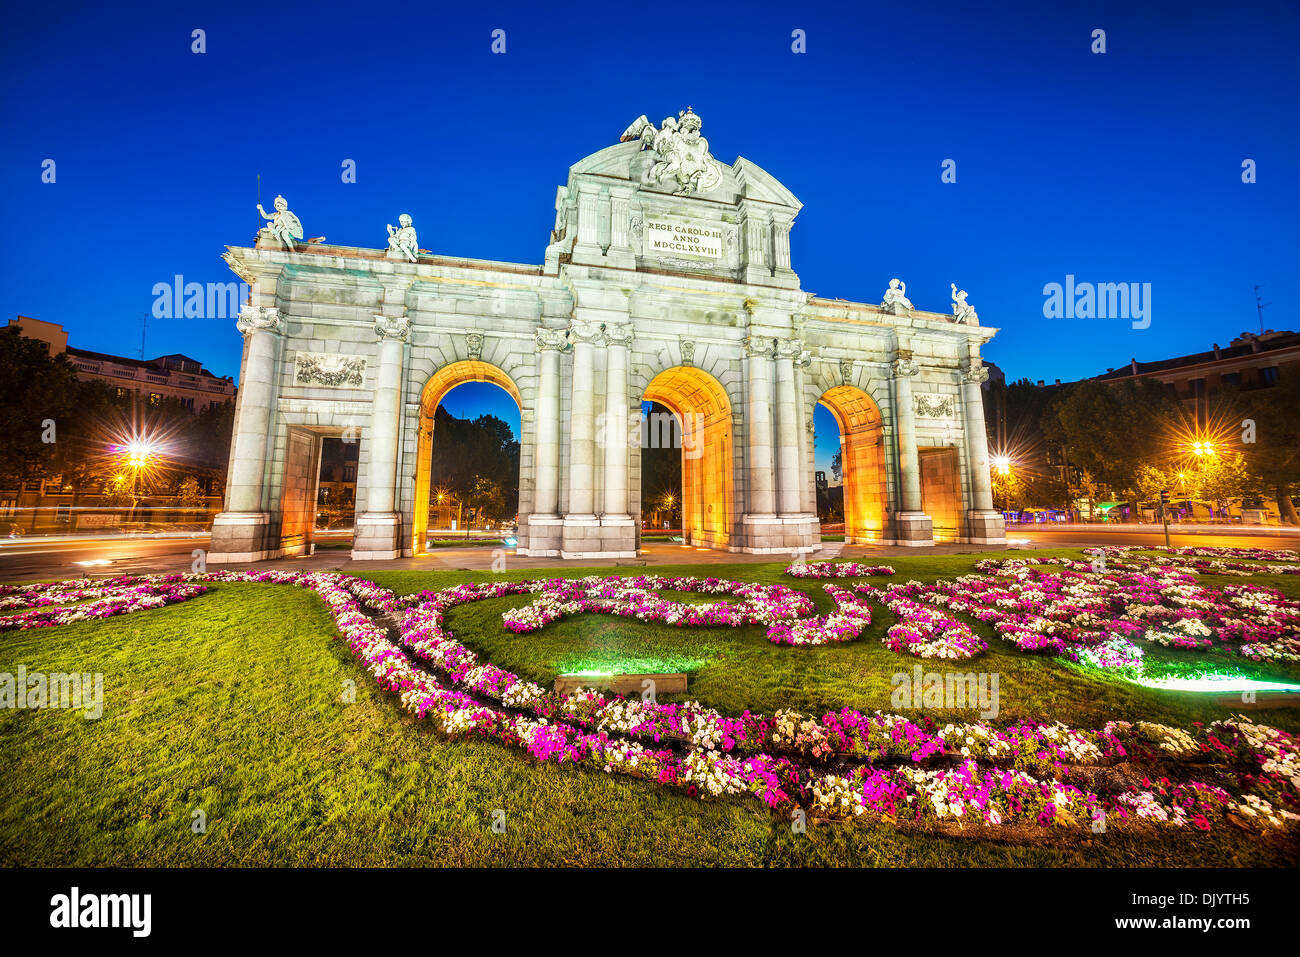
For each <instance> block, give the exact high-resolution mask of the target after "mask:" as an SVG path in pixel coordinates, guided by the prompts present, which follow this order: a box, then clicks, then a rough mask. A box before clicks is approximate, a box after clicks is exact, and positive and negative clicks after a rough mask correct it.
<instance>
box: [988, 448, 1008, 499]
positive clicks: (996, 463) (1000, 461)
mask: <svg viewBox="0 0 1300 957" xmlns="http://www.w3.org/2000/svg"><path fill="white" fill-rule="evenodd" d="M990 461H991V462H992V463H993V471H995V472H997V474H998V475H1000V476H1002V477H1003V478H1007V477H1008V476H1010V475H1011V457H1010V456H1007V455H995V456H993V458H992V459H991V460H990ZM1010 508H1011V489H1010V488H1009V487H1007V486H1006V485H1004V486H1003V489H1002V511H1003V512H1004V513H1005V512H1007V511H1008V510H1010Z"/></svg>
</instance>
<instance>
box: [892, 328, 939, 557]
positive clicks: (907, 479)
mask: <svg viewBox="0 0 1300 957" xmlns="http://www.w3.org/2000/svg"><path fill="white" fill-rule="evenodd" d="M893 372H894V422H895V425H896V426H897V428H898V479H899V481H898V487H899V491H900V496H899V497H900V498H901V500H902V501H901V504H902V509H901V511H899V512H898V515H897V519H896V523H895V524H896V526H897V527H896V529H895V538H897V540H898V542H899V544H901V545H933V544H934V528H933V523H932V522H931V521H930V516H928V515H926V514H925V513H924V512H923V511H922V510H921V460H920V456H919V454H918V452H917V448H916V423H915V421H914V419H913V416H914V415H915V413H916V410H915V408H914V406H913V404H912V378H913V377H914V376H916V375H917V374H918V373H919V372H920V369H919V368H918V367H917V364H916V361H915V360H914V359H913V358H912V350H910V349H899V350H898V353H897V358H896V359H895V360H894V364H893Z"/></svg>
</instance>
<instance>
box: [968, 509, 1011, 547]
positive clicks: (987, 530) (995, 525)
mask: <svg viewBox="0 0 1300 957" xmlns="http://www.w3.org/2000/svg"><path fill="white" fill-rule="evenodd" d="M966 541H968V542H970V543H972V544H974V545H1005V544H1006V543H1007V523H1006V520H1005V519H1004V518H1003V517H1002V513H1001V512H995V511H992V510H991V509H990V510H989V511H976V510H974V509H972V510H971V511H969V512H967V513H966Z"/></svg>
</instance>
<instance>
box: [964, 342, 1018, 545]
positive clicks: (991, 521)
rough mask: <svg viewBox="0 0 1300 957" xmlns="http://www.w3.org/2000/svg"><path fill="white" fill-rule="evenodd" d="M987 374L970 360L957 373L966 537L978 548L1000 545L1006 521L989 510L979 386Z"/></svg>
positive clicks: (990, 491) (990, 499) (989, 478)
mask: <svg viewBox="0 0 1300 957" xmlns="http://www.w3.org/2000/svg"><path fill="white" fill-rule="evenodd" d="M988 377H989V370H988V369H986V368H984V365H983V363H982V362H980V360H979V359H976V358H972V359H971V361H970V363H969V364H968V366H967V367H966V368H965V369H963V370H962V371H961V373H960V374H959V378H960V379H961V383H962V387H961V390H962V413H963V417H964V423H963V424H964V426H965V432H966V462H967V465H968V467H969V470H970V506H971V507H970V509H969V510H968V511H967V513H966V525H967V536H968V538H969V539H970V541H972V542H978V543H980V544H1004V543H1005V542H1006V540H1007V535H1006V520H1005V519H1004V518H1003V516H1002V514H1001V513H1000V512H997V511H995V510H994V508H993V480H992V476H991V475H990V473H989V439H988V428H987V426H986V425H985V422H984V390H983V388H982V386H983V384H984V383H985V382H986V381H988Z"/></svg>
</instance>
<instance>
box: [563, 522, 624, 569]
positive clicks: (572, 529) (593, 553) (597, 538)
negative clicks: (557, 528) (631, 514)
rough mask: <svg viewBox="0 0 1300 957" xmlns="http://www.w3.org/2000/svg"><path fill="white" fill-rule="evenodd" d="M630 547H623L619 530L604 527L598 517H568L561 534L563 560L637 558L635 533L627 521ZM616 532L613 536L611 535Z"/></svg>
mask: <svg viewBox="0 0 1300 957" xmlns="http://www.w3.org/2000/svg"><path fill="white" fill-rule="evenodd" d="M628 522H629V524H628V526H627V532H628V538H627V542H628V544H627V545H626V546H624V545H623V544H622V539H621V538H620V537H619V535H618V529H617V528H615V527H613V526H610V527H606V526H603V525H602V523H601V520H600V519H599V518H597V517H596V516H595V515H566V516H564V526H563V530H562V532H561V535H560V557H561V558H582V559H593V560H595V559H605V558H634V557H635V556H636V543H635V537H634V536H635V530H634V529H633V528H632V527H631V524H630V523H631V519H630V518H629V519H628ZM611 532H612V533H614V534H613V535H611V534H610V533H611Z"/></svg>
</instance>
